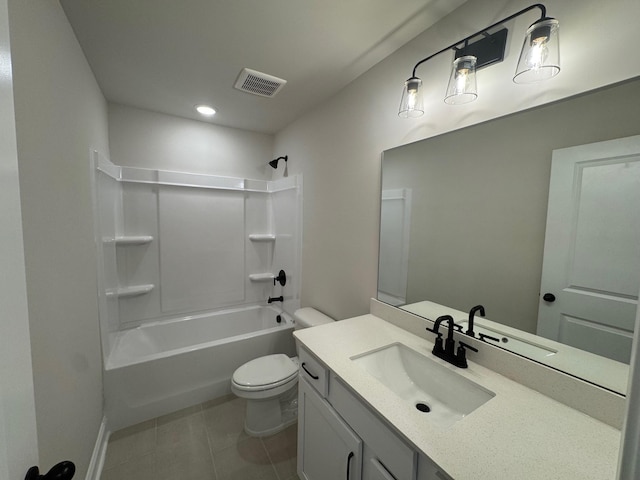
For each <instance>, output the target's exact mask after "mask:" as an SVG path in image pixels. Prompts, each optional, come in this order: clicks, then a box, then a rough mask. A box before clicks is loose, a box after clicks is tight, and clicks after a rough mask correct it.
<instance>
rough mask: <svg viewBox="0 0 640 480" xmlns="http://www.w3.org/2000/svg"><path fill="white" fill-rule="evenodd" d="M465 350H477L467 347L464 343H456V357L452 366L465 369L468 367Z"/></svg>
mask: <svg viewBox="0 0 640 480" xmlns="http://www.w3.org/2000/svg"><path fill="white" fill-rule="evenodd" d="M467 348H468V349H469V350H473V351H474V352H477V351H478V349H477V348H474V347H472V346H471V345H468V344H466V343H464V342H458V351H457V352H456V356H455V359H454V363H453V364H454V365H455V366H456V367H460V368H467V367H468V366H469V365H468V364H467Z"/></svg>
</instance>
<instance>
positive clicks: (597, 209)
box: [537, 136, 640, 363]
mask: <svg viewBox="0 0 640 480" xmlns="http://www.w3.org/2000/svg"><path fill="white" fill-rule="evenodd" d="M639 288H640V136H634V137H628V138H623V139H618V140H611V141H607V142H599V143H594V144H589V145H581V146H578V147H571V148H564V149H561V150H554V152H553V160H552V165H551V180H550V184H549V207H548V212H547V231H546V237H545V246H544V261H543V268H542V281H541V287H540V307H539V312H538V332H537V333H538V334H539V335H541V336H543V337H547V338H551V339H553V340H556V341H559V342H562V343H565V344H567V345H571V346H574V347H577V348H581V349H583V350H587V351H590V352H592V353H596V354H598V355H603V356H606V357H609V358H612V359H614V360H618V361H621V362H626V363H628V362H629V356H630V352H631V343H632V339H633V327H634V321H635V313H636V307H637V303H638V297H637V295H638V289H639ZM545 295H546V298H547V300H545V299H544V298H545Z"/></svg>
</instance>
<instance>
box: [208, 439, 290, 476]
mask: <svg viewBox="0 0 640 480" xmlns="http://www.w3.org/2000/svg"><path fill="white" fill-rule="evenodd" d="M213 460H214V464H215V468H216V473H217V475H218V480H278V476H277V474H276V471H275V469H274V467H273V465H271V462H270V461H269V456H268V455H267V452H266V450H265V448H264V446H263V445H262V441H261V440H260V439H259V438H251V437H249V438H247V439H245V440H243V441H241V442H239V443H238V444H237V445H233V446H231V447H228V448H226V449H224V450H220V451H218V452H214V454H213Z"/></svg>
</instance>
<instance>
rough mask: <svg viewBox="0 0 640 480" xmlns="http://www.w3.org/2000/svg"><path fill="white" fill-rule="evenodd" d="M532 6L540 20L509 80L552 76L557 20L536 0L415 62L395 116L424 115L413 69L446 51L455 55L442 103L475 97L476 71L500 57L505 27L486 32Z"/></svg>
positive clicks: (556, 52)
mask: <svg viewBox="0 0 640 480" xmlns="http://www.w3.org/2000/svg"><path fill="white" fill-rule="evenodd" d="M536 8H537V9H539V10H540V19H539V20H537V21H535V22H534V23H533V24H531V26H530V27H529V28H528V30H527V33H526V36H525V39H524V43H523V45H522V51H521V52H520V58H519V60H518V66H517V67H516V73H515V75H514V77H513V81H514V82H515V83H533V82H538V81H541V80H547V79H549V78H551V77H554V76H556V75H557V74H558V73H559V72H560V49H559V38H558V21H557V20H556V19H554V18H550V17H547V9H546V7H545V6H544V5H543V4H541V3H536V4H533V5H530V6H529V7H527V8H524V9H522V10H520V11H519V12H516V13H514V14H513V15H510V16H508V17H507V18H504V19H502V20H500V21H499V22H496V23H494V24H492V25H489V26H488V27H486V28H484V29H482V30H480V31H478V32H476V33H474V34H473V35H469V36H468V37H466V38H463V39H462V40H459V41H457V42H455V43H454V44H452V45H449V46H448V47H446V48H443V49H442V50H440V51H438V52H436V53H434V54H433V55H430V56H428V57H426V58H423V59H422V60H420V61H419V62H418V63H416V64H415V66H414V67H413V73H412V75H411V77H410V78H409V79H408V80H407V81H406V82H404V90H403V92H402V99H401V101H400V110H399V111H398V115H399V116H400V117H403V118H415V117H420V116H421V115H423V114H424V107H423V100H422V88H421V87H422V80H421V79H420V78H418V77H417V76H416V70H417V68H418V67H419V66H420V65H422V64H423V63H425V62H427V61H428V60H431V59H432V58H434V57H436V56H437V55H440V54H441V53H444V52H446V51H448V50H453V51H454V52H455V55H454V57H455V58H454V61H453V66H452V71H451V76H450V78H449V84H448V86H447V93H446V95H445V98H444V101H445V103H447V104H450V105H459V104H463V103H468V102H471V101H473V100H475V99H476V98H477V96H478V91H477V86H476V70H477V69H479V68H482V67H487V66H489V65H493V64H494V63H498V62H501V61H502V60H504V52H505V48H506V45H507V29H506V28H503V29H501V30H499V31H497V32H495V33H489V31H490V30H491V29H493V28H495V27H497V26H499V25H502V24H504V23H506V22H508V21H510V20H513V19H514V18H516V17H519V16H520V15H523V14H524V13H527V12H529V11H531V10H533V9H536ZM476 38H478V39H477V40H475V41H474V42H473V43H469V42H470V41H471V40H474V39H476Z"/></svg>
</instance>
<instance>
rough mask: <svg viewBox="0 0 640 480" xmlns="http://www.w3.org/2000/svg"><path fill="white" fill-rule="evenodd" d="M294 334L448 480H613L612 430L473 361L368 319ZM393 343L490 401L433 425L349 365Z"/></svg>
mask: <svg viewBox="0 0 640 480" xmlns="http://www.w3.org/2000/svg"><path fill="white" fill-rule="evenodd" d="M294 335H295V337H296V338H297V339H298V340H299V341H300V342H301V343H302V344H303V345H304V346H305V347H307V348H308V349H309V350H310V351H311V352H312V353H313V354H314V355H316V356H317V357H318V358H319V359H320V360H321V361H322V362H323V363H324V364H325V365H327V366H328V367H329V368H330V369H331V370H333V372H335V374H336V375H338V376H339V377H340V378H341V379H342V380H344V381H345V382H346V383H347V384H348V385H349V386H350V387H351V388H352V389H353V390H354V391H355V392H356V393H357V394H358V395H359V396H361V397H362V398H364V399H365V400H366V401H367V402H368V403H369V405H370V406H371V407H372V408H373V409H374V410H376V411H377V412H378V414H379V415H380V416H382V417H383V418H385V419H386V420H387V421H388V422H389V423H390V424H392V425H394V427H395V428H396V429H397V430H398V432H400V433H401V434H402V435H403V436H404V437H405V438H406V439H407V440H408V441H409V442H410V443H412V444H413V445H414V446H415V447H417V448H418V449H419V450H421V451H422V452H423V453H424V454H425V455H427V456H428V457H429V458H430V459H431V460H432V461H434V462H435V463H437V464H438V465H439V466H440V468H442V469H443V470H444V471H446V472H447V473H448V474H449V475H450V476H451V477H453V478H454V479H456V480H481V479H487V480H499V479H505V480H507V479H508V480H513V479H558V480H572V479H576V480H578V479H579V480H587V479H594V480H608V479H612V480H613V479H615V477H616V467H617V459H618V449H619V444H620V431H619V430H617V429H615V428H613V427H610V426H608V425H606V424H604V423H602V422H600V421H598V420H595V419H593V418H591V417H589V416H587V415H585V414H583V413H581V412H578V411H577V410H573V409H571V408H569V407H567V406H566V405H563V404H561V403H559V402H557V401H555V400H552V399H550V398H548V397H545V396H544V395H541V394H540V393H538V392H536V391H534V390H531V389H529V388H526V387H524V386H522V385H520V384H518V383H516V382H514V381H512V380H509V379H507V378H506V377H503V376H501V375H499V374H497V373H495V372H493V371H491V370H489V369H487V368H485V367H482V366H481V365H478V364H476V363H474V362H471V361H470V362H469V368H467V369H460V368H456V367H454V366H452V365H449V364H448V363H446V362H444V361H443V360H440V359H438V358H436V357H434V356H433V355H432V354H431V349H432V348H433V344H432V343H431V342H430V341H428V340H427V339H426V338H420V337H417V336H416V335H413V334H411V333H409V332H407V331H405V330H403V329H401V328H398V327H396V326H394V325H392V324H390V323H388V322H385V321H384V320H382V319H380V318H378V317H375V316H373V315H363V316H361V317H355V318H351V319H348V320H342V321H339V322H335V323H332V324H327V325H321V326H318V327H314V328H310V329H305V330H299V331H296V332H295V333H294ZM425 337H426V332H425ZM394 342H401V343H403V344H405V345H406V346H408V347H410V348H413V349H414V350H416V351H417V352H419V353H422V354H424V355H425V356H428V357H430V358H431V359H432V360H434V361H436V362H438V363H441V364H443V365H446V366H448V367H450V368H451V369H452V370H455V371H456V372H457V373H459V374H460V375H462V376H464V377H467V378H469V379H470V380H472V381H474V382H476V383H478V384H479V385H482V386H483V387H485V388H487V389H489V390H491V391H493V392H495V394H496V396H495V397H494V398H492V399H491V400H489V401H488V402H487V403H485V404H484V405H482V406H481V407H479V408H478V409H477V410H475V411H474V412H472V413H471V414H469V415H468V416H466V417H465V418H463V419H462V420H460V421H458V422H457V423H456V424H454V425H453V426H451V427H447V428H444V427H440V426H438V425H436V424H434V423H433V422H431V421H430V420H429V419H428V417H426V416H425V415H424V414H422V413H420V412H418V411H417V410H416V409H415V408H412V406H411V405H410V404H409V403H408V402H407V403H404V404H403V401H402V399H401V398H400V397H398V396H397V395H396V394H395V393H394V392H393V391H391V390H390V389H388V388H387V387H385V386H384V385H383V384H382V383H380V382H379V381H378V380H376V379H375V378H374V377H373V376H371V375H369V374H368V373H367V372H365V371H364V370H363V369H362V368H361V367H359V366H358V365H357V364H355V363H354V362H353V361H352V360H351V357H353V356H356V355H359V354H362V353H365V352H369V351H371V350H374V349H377V348H380V347H384V346H386V345H389V344H391V343H394ZM403 405H406V408H402V407H403Z"/></svg>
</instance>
